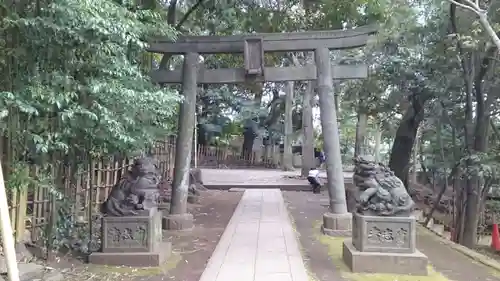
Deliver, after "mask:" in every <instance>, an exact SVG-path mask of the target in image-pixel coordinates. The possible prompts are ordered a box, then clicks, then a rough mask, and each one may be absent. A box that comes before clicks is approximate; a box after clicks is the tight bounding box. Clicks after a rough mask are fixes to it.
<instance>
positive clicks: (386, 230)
mask: <svg viewBox="0 0 500 281" xmlns="http://www.w3.org/2000/svg"><path fill="white" fill-rule="evenodd" d="M352 223H353V230H352V240H351V239H349V240H346V241H344V245H343V249H342V255H343V259H344V262H345V263H346V264H347V266H348V267H349V268H350V269H351V270H352V271H353V272H363V273H394V274H408V275H421V276H425V275H427V274H428V273H427V264H428V259H427V256H425V255H424V254H423V253H421V252H420V251H418V250H417V249H416V221H415V217H413V216H411V217H380V216H364V215H360V214H356V213H355V214H354V215H353V219H352Z"/></svg>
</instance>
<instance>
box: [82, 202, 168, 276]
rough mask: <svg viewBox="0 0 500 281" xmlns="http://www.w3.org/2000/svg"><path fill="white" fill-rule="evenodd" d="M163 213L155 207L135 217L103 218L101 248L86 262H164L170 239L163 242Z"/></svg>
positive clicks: (117, 264) (126, 264)
mask: <svg viewBox="0 0 500 281" xmlns="http://www.w3.org/2000/svg"><path fill="white" fill-rule="evenodd" d="M161 223H162V215H161V212H160V211H158V210H157V209H156V208H152V209H150V210H147V211H143V212H142V213H141V214H139V215H137V216H128V217H103V218H102V230H101V233H102V236H101V239H102V246H101V251H100V252H96V253H92V254H91V255H90V256H89V262H90V263H94V264H105V265H113V266H122V265H123V266H136V267H152V266H160V265H161V264H163V263H165V262H166V260H167V258H168V257H169V255H170V254H171V244H170V242H163V241H162V230H161Z"/></svg>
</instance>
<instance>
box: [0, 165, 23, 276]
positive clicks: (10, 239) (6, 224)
mask: <svg viewBox="0 0 500 281" xmlns="http://www.w3.org/2000/svg"><path fill="white" fill-rule="evenodd" d="M0 223H1V224H0V226H1V227H2V231H1V232H2V244H3V251H4V254H5V260H6V263H7V273H8V277H9V281H20V277H19V268H18V267H17V261H16V249H15V247H14V235H13V231H12V226H11V224H10V217H9V205H8V203H7V193H6V192H5V183H4V180H3V171H2V163H1V159H0Z"/></svg>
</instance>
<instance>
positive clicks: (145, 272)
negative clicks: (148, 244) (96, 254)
mask: <svg viewBox="0 0 500 281" xmlns="http://www.w3.org/2000/svg"><path fill="white" fill-rule="evenodd" d="M180 260H181V256H180V255H179V254H176V253H172V254H171V255H170V257H169V258H168V259H167V262H166V263H165V264H163V265H161V266H157V267H129V266H108V265H90V266H89V267H88V271H90V272H93V273H96V274H100V275H101V274H104V275H106V274H108V275H119V276H120V275H121V276H123V275H125V276H130V277H133V276H154V275H161V274H165V273H167V272H169V271H170V270H172V269H174V268H176V267H177V264H178V263H179V262H180Z"/></svg>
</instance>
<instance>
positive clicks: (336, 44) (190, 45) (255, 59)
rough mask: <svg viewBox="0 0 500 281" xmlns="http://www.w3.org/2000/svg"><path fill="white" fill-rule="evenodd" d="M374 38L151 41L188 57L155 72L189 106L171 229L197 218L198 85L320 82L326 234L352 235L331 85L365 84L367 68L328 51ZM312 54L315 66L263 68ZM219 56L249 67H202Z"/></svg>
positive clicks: (368, 30)
mask: <svg viewBox="0 0 500 281" xmlns="http://www.w3.org/2000/svg"><path fill="white" fill-rule="evenodd" d="M375 33H376V28H375V27H373V26H364V27H359V28H356V29H350V30H330V31H306V32H290V33H260V34H259V33H258V34H247V35H232V36H183V37H180V38H178V40H177V41H176V42H172V41H169V40H166V39H162V38H158V39H154V40H152V42H151V44H150V47H149V49H148V51H149V52H153V53H162V54H166V55H184V65H183V69H182V70H154V71H152V73H151V77H152V79H153V81H154V82H157V83H160V84H161V83H182V93H183V96H184V101H183V103H182V104H181V106H180V114H179V123H178V125H179V129H178V130H179V132H178V136H177V143H176V157H175V169H174V179H173V186H172V198H171V200H172V202H171V203H172V204H171V208H170V214H169V215H168V216H166V226H167V228H169V229H188V228H191V227H192V226H193V223H192V219H193V217H192V215H191V214H187V202H186V201H187V195H188V184H189V169H190V164H191V151H192V141H193V131H194V126H195V120H194V118H195V117H194V115H195V111H196V92H197V84H233V83H244V82H285V81H301V80H317V87H318V95H319V102H320V112H321V127H322V131H323V137H324V144H325V145H324V151H325V154H326V165H327V176H328V183H327V187H328V192H329V195H330V208H329V212H328V213H326V214H325V215H324V217H323V222H324V223H323V230H324V232H325V233H327V234H332V233H339V232H344V231H350V229H351V216H350V213H348V211H347V204H346V197H345V187H344V175H343V169H342V165H341V163H342V159H341V155H340V142H339V135H338V124H337V113H336V110H335V104H334V94H333V81H332V79H338V80H341V79H359V78H366V77H367V72H368V70H367V69H368V68H367V66H366V65H331V63H330V55H329V50H335V49H349V48H357V47H362V46H364V45H366V43H367V41H368V39H369V37H370V36H371V35H373V34H375ZM308 51H314V58H315V63H316V64H315V65H306V66H291V67H265V66H264V53H265V52H308ZM219 53H231V54H232V53H243V54H244V67H242V68H227V69H205V68H203V67H200V66H199V63H198V57H199V54H219Z"/></svg>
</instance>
